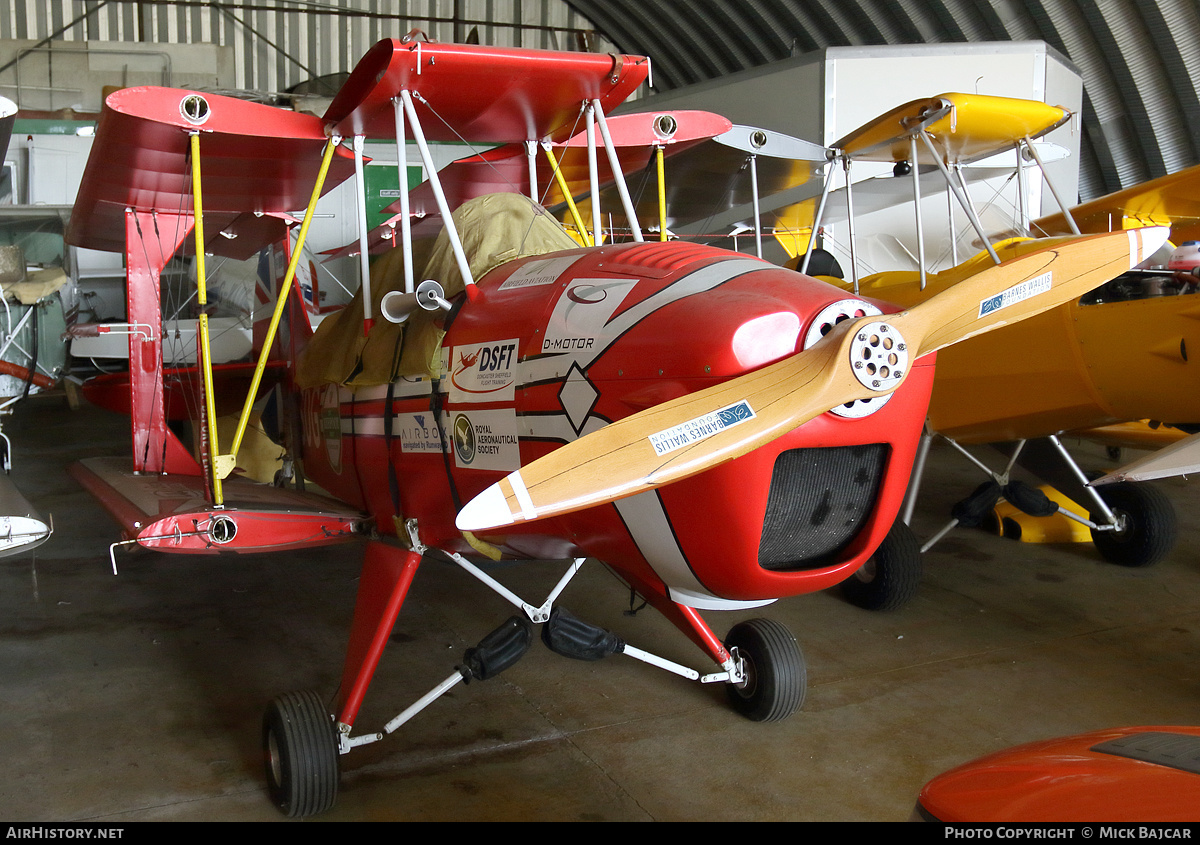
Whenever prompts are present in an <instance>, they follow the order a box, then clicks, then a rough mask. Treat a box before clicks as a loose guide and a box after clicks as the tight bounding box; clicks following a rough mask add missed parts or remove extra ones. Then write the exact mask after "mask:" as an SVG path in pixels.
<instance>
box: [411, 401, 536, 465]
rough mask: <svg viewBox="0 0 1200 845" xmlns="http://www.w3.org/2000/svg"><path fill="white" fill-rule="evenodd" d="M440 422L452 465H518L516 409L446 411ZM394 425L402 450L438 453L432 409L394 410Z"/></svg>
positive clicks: (519, 457) (439, 444)
mask: <svg viewBox="0 0 1200 845" xmlns="http://www.w3.org/2000/svg"><path fill="white" fill-rule="evenodd" d="M442 426H443V433H444V435H445V437H446V444H445V447H446V449H448V450H453V453H454V464H455V466H457V467H459V468H461V469H485V470H500V471H503V472H511V471H512V470H515V469H520V467H521V452H520V446H519V445H518V442H517V412H516V411H515V410H513V409H512V408H503V409H497V410H484V411H469V412H466V413H463V412H455V413H450V414H447V415H446V416H444V417H443V418H442ZM396 427H397V429H398V432H397V434H398V436H399V439H400V449H401V450H402V451H404V452H413V453H418V454H441V452H442V444H441V443H439V442H438V429H437V425H436V424H435V423H434V420H433V414H432V413H430V412H424V413H416V414H397V415H396Z"/></svg>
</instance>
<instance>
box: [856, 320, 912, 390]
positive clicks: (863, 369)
mask: <svg viewBox="0 0 1200 845" xmlns="http://www.w3.org/2000/svg"><path fill="white" fill-rule="evenodd" d="M850 363H851V365H852V367H853V369H854V377H855V378H857V379H858V381H859V383H860V384H862V386H863V387H866V388H869V389H870V390H878V391H884V392H890V391H893V390H895V389H896V388H897V387H899V386H900V382H901V381H903V380H904V376H905V374H906V373H907V372H908V344H907V343H905V342H904V337H903V335H901V334H900V332H898V331H896V328H895V327H894V326H892V325H890V324H888V323H885V322H883V321H882V320H880V321H875V322H870V323H864V324H863V325H861V326H859V327H858V329H857V330H856V331H855V333H854V339H853V340H852V341H851V342H850Z"/></svg>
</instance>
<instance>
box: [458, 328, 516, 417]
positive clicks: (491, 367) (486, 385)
mask: <svg viewBox="0 0 1200 845" xmlns="http://www.w3.org/2000/svg"><path fill="white" fill-rule="evenodd" d="M516 367H517V339H516V338H512V339H511V340H497V341H493V342H491V343H473V344H469V345H467V346H455V347H454V348H453V349H451V350H450V361H449V362H448V364H447V368H448V369H449V371H450V400H451V401H452V402H509V401H512V398H513V383H514V382H515V381H516Z"/></svg>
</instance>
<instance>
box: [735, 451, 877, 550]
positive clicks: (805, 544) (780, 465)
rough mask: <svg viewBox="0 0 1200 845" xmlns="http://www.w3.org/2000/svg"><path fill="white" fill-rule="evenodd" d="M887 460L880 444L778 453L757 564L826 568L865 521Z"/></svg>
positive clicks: (872, 504)
mask: <svg viewBox="0 0 1200 845" xmlns="http://www.w3.org/2000/svg"><path fill="white" fill-rule="evenodd" d="M887 455H888V447H887V445H886V444H883V443H874V444H870V445H866V446H834V447H831V448H827V449H791V450H789V451H787V452H783V453H782V454H780V456H779V457H778V458H776V460H775V470H774V472H773V473H772V474H771V493H770V496H769V497H768V499H767V514H766V517H765V519H764V520H763V531H762V539H761V540H760V541H759V544H758V565H759V566H761V567H762V568H763V569H770V570H773V571H786V570H795V569H819V568H820V567H822V566H827V565H829V564H830V563H831V562H832V558H833V556H834V555H835V554H836V553H837V552H838V551H840V550H841V549H842V548H844V547H845V546H846V544H847V543H849V542H850V541H851V540H853V539H854V536H855V535H856V534H857V533H858V531H859V529H860V528H861V527H862V524H863V522H864V521H865V520H866V518H867V517H868V516H870V514H871V509H872V508H873V507H874V504H875V496H876V493H877V492H878V491H879V482H880V480H881V479H882V477H883V470H884V466H885V464H886V462H887Z"/></svg>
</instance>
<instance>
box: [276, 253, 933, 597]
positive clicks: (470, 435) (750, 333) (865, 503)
mask: <svg viewBox="0 0 1200 845" xmlns="http://www.w3.org/2000/svg"><path fill="white" fill-rule="evenodd" d="M478 288H479V290H478V296H477V297H476V298H475V299H474V300H473V301H470V302H467V303H465V304H464V305H463V307H462V308H461V309H460V310H459V311H458V312H457V313H456V314H454V316H453V318H452V319H450V320H449V321H448V326H447V332H446V336H445V339H444V342H443V346H442V350H443V354H444V362H445V363H444V368H443V373H442V376H441V378H440V380H439V381H438V382H437V387H436V391H437V396H438V400H439V401H438V402H436V403H435V402H434V401H433V398H434V387H433V385H434V382H433V381H431V380H430V379H428V378H421V379H401V380H399V381H398V382H397V383H396V384H395V385H393V386H392V388H391V390H390V391H389V389H388V388H387V387H386V386H380V387H371V388H359V389H357V390H355V391H351V390H349V389H347V388H340V387H337V386H334V385H328V386H325V387H322V388H316V389H310V390H306V391H304V394H303V397H302V402H301V405H302V408H301V412H302V415H303V417H304V426H303V428H304V431H305V443H304V450H303V461H304V471H305V473H306V475H307V476H308V477H309V478H311V479H313V480H314V481H316V482H317V483H319V484H320V485H321V486H322V487H324V488H325V489H326V490H328V491H329V492H331V493H333V494H334V495H336V496H338V497H339V498H342V499H344V500H346V501H347V502H350V503H352V504H355V505H357V506H359V507H362V508H363V509H365V510H367V511H368V512H369V513H371V514H372V515H373V516H374V517H375V519H376V523H377V525H378V526H380V527H381V528H382V529H384V530H390V529H391V528H392V527H393V526H394V525H395V520H394V519H393V517H394V516H395V515H396V514H397V513H398V514H399V515H400V516H402V517H403V518H405V519H413V518H415V519H416V520H417V521H418V525H419V530H420V538H421V540H422V542H424V543H425V544H427V545H430V546H436V547H441V548H447V549H458V550H469V549H468V547H467V546H466V544H465V542H464V540H463V538H462V536H461V535H460V534H459V533H458V532H457V530H456V529H455V527H454V516H455V513H456V510H457V509H456V506H455V501H456V499H457V502H458V503H463V502H466V501H468V500H469V499H470V498H471V497H473V496H475V495H476V494H477V493H479V492H480V491H482V490H483V489H484V488H486V487H487V486H488V485H490V484H492V483H493V482H495V481H497V480H498V479H499V478H501V477H502V476H503V475H505V474H506V473H508V472H510V471H512V470H514V469H517V468H518V467H519V466H520V465H522V464H525V463H528V462H529V461H532V460H534V459H535V458H538V457H540V456H542V455H544V454H546V453H547V452H549V451H551V450H553V449H555V448H557V447H558V446H560V445H562V444H563V443H565V442H568V441H570V440H574V439H576V438H577V437H579V436H582V435H583V434H585V433H587V432H589V431H592V430H594V429H595V428H597V427H599V426H602V425H604V424H606V423H608V422H611V421H613V420H617V419H620V418H622V417H625V416H628V415H630V414H632V413H635V412H637V411H639V410H642V409H644V408H648V407H651V406H653V405H656V404H658V403H660V402H663V401H666V400H669V399H673V398H676V397H678V396H681V395H683V394H686V393H690V392H693V391H695V390H699V389H702V388H704V387H708V386H710V385H712V384H715V383H718V382H721V381H725V380H727V379H729V378H732V377H734V376H737V375H740V374H742V373H745V372H748V371H750V370H753V369H756V368H758V367H760V366H763V365H765V364H767V363H770V362H772V361H775V360H778V359H780V358H782V357H785V356H786V355H789V354H792V353H793V352H795V351H797V350H799V349H801V348H802V347H803V346H804V338H805V335H806V333H807V332H808V330H809V324H810V323H811V322H812V320H813V317H814V315H816V314H817V313H818V312H819V311H821V310H822V309H823V308H825V307H826V306H828V305H830V304H831V303H833V302H836V301H838V300H839V299H843V298H844V294H842V293H841V292H839V291H838V290H836V289H834V288H832V287H831V286H830V285H827V284H823V283H820V282H818V281H815V280H813V279H810V278H807V277H805V276H802V275H799V274H797V273H794V272H792V271H789V270H786V269H783V268H780V267H777V266H775V265H771V264H768V263H766V262H762V261H759V260H757V259H753V258H748V257H746V256H744V255H738V254H736V253H730V252H726V251H722V250H718V249H715V248H711V247H706V246H699V245H694V244H687V243H681V242H673V243H665V244H663V243H646V244H625V245H614V246H605V247H598V248H593V249H579V250H573V251H569V252H562V253H554V254H552V255H549V256H540V257H537V258H528V259H520V260H517V261H513V262H510V263H508V264H505V265H503V266H501V267H499V268H497V269H495V270H493V271H491V272H490V273H488V274H487V275H486V276H484V277H483V278H482V279H481V280H480V281H479V285H478ZM877 305H879V306H880V307H882V308H883V309H884V310H894V309H891V308H889V307H887V306H883V305H881V304H878V303H877ZM293 336H294V337H295V335H293ZM299 342H301V343H302V342H303V339H300V341H299ZM932 365H933V360H932V356H929V357H927V358H926V359H921V360H919V361H917V362H916V364H915V366H914V367H913V368H912V371H911V374H910V376H909V378H908V379H907V381H906V382H905V384H903V385H902V386H901V388H900V389H899V390H898V391H896V393H895V394H894V395H893V396H892V398H891V400H890V401H889V402H888V403H887V404H885V405H884V406H883V407H882V408H880V409H878V410H877V411H875V412H874V413H871V414H869V415H866V416H864V417H861V418H847V417H842V416H836V415H834V414H832V413H826V414H822V415H821V416H820V417H818V418H816V419H814V420H811V421H810V422H808V423H806V424H805V425H803V426H801V427H799V428H797V429H795V430H793V431H791V432H790V433H788V434H786V435H784V436H783V437H781V438H779V439H778V440H776V441H774V442H773V443H771V444H769V445H767V446H765V447H762V448H759V449H757V450H755V451H754V452H751V453H749V454H747V455H745V456H743V457H741V458H738V459H736V460H734V461H732V462H729V463H727V464H725V465H723V466H720V467H717V468H716V469H713V470H709V471H707V472H704V473H702V474H700V475H697V476H694V477H692V478H690V479H687V480H685V481H682V482H679V483H677V484H673V485H670V486H667V487H664V488H661V489H659V490H657V491H653V492H650V493H645V494H641V495H639V496H634V497H631V498H628V499H624V500H621V501H618V502H616V503H614V504H611V505H606V506H602V507H597V508H592V509H589V510H586V511H582V512H578V513H575V514H571V515H567V516H563V517H559V518H554V519H547V520H543V521H541V522H538V523H534V524H530V525H522V526H520V527H514V528H512V529H511V530H508V531H507V532H506V533H504V534H497V535H495V536H488V537H485V538H483V539H485V540H486V541H488V542H490V543H493V544H495V545H497V546H500V547H501V548H502V549H503V550H504V551H505V552H506V553H508V554H511V555H513V556H519V557H525V558H564V557H585V556H586V557H596V558H599V559H601V560H604V561H605V562H607V563H608V564H609V565H610V566H612V567H613V568H614V569H616V570H618V571H619V572H620V573H621V574H622V575H623V576H625V577H626V578H627V580H629V581H630V582H631V583H632V584H633V585H634V586H635V587H638V588H639V589H641V590H643V591H651V592H658V593H660V594H665V595H667V596H669V597H670V599H671V600H672V601H676V602H678V603H680V604H685V605H692V606H696V607H719V606H731V605H730V604H729V603H730V602H762V601H766V600H770V599H774V598H779V597H783V596H789V595H796V594H800V593H807V592H812V591H814V590H819V589H824V588H826V587H829V586H832V585H834V584H836V583H838V582H840V581H841V580H843V579H844V578H846V577H847V576H849V575H850V574H851V573H853V572H854V571H855V570H856V569H858V568H859V567H860V566H861V565H862V563H863V562H864V561H865V560H866V559H867V558H868V557H869V556H870V555H871V554H872V553H873V552H874V550H875V548H876V547H877V546H878V545H879V543H880V542H881V541H882V539H883V537H884V536H885V534H886V533H887V531H888V529H889V528H890V527H891V524H892V522H893V520H894V519H895V517H896V514H897V511H898V509H899V507H900V503H901V499H902V498H903V495H904V491H905V489H906V487H907V484H908V478H909V473H910V471H911V468H912V463H913V458H914V454H915V449H916V444H917V440H918V437H919V434H920V431H921V427H922V424H923V422H924V419H925V413H926V407H927V404H928V401H929V392H930V388H931V384H932V375H933V366H932ZM389 393H390V398H389ZM437 406H440V407H437ZM435 407H437V410H435ZM389 420H390V423H389V422H388V421H389ZM439 423H440V430H441V435H439Z"/></svg>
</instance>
